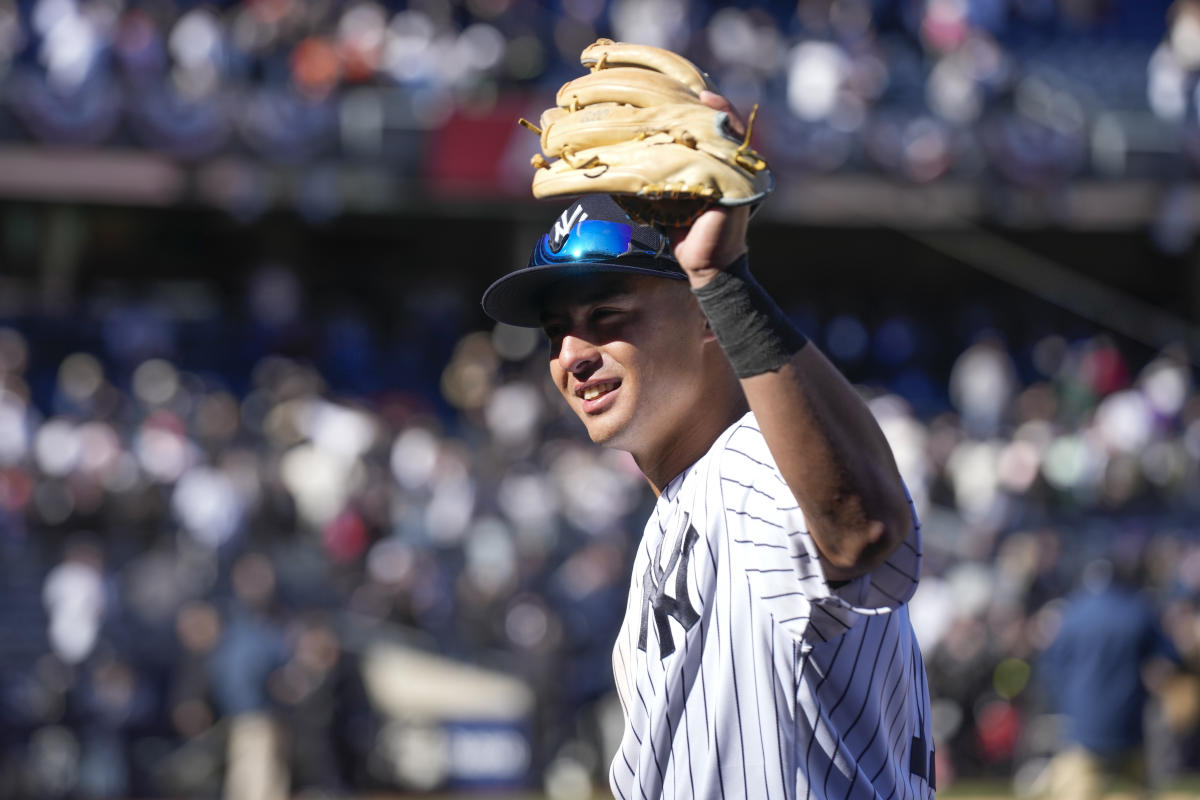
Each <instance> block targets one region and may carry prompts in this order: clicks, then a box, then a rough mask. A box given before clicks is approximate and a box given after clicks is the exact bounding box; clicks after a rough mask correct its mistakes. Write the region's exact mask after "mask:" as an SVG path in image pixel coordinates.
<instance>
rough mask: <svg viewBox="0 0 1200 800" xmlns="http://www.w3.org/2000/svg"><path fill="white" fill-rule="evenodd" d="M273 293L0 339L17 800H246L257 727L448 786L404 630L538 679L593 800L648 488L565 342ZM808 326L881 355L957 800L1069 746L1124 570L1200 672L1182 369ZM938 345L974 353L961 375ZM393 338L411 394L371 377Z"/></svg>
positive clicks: (1199, 397)
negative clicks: (1074, 709) (194, 351)
mask: <svg viewBox="0 0 1200 800" xmlns="http://www.w3.org/2000/svg"><path fill="white" fill-rule="evenodd" d="M264 276H265V277H263V278H262V280H263V281H266V283H268V284H269V285H270V286H272V287H273V289H271V291H270V292H268V294H269V295H270V297H272V298H273V302H271V303H264V304H261V305H260V306H257V309H258V310H257V311H256V312H254V313H251V314H249V315H247V316H245V317H242V316H238V315H234V314H231V313H229V312H228V310H225V311H217V312H214V315H213V316H212V318H211V327H210V328H208V329H206V330H207V333H204V332H196V331H193V332H192V333H191V334H188V333H187V330H188V328H187V325H188V324H189V323H187V322H186V321H184V320H178V319H173V318H164V317H159V318H155V319H147V318H145V317H144V315H139V313H138V312H137V309H136V308H135V307H123V306H121V305H119V304H117V305H108V306H93V307H90V308H87V309H86V310H82V311H81V313H80V314H79V315H76V316H73V317H63V316H61V315H59V316H56V317H55V318H53V319H50V318H48V317H46V316H45V315H41V314H35V313H31V312H26V313H23V314H15V315H13V316H11V317H10V318H8V319H7V320H5V321H4V324H3V325H2V326H0V797H22V798H26V797H47V798H53V797H65V796H85V797H126V796H163V795H171V796H217V795H220V794H222V793H224V795H225V796H241V795H238V793H237V791H235V790H234V789H233V788H231V783H230V782H231V781H232V782H234V783H237V784H238V785H244V784H245V783H246V782H251V783H252V782H253V780H254V777H253V776H250V777H247V776H245V775H243V774H242V773H241V772H239V769H240V768H239V766H238V762H237V760H236V759H233V758H230V757H229V756H228V755H227V753H230V754H232V753H237V752H249V751H247V750H246V745H245V744H244V742H245V741H248V740H247V739H246V737H247V736H248V737H250V739H251V740H255V741H259V742H261V741H263V738H262V737H261V736H256V734H255V731H259V732H261V728H262V726H263V725H270V726H276V728H275V729H276V730H284V731H286V732H287V733H288V735H285V736H282V737H268V738H267V739H266V741H269V742H272V743H273V744H272V745H271V746H272V747H273V748H274V751H275V753H276V756H277V759H278V764H279V769H278V772H279V774H281V775H284V776H286V777H285V778H284V780H285V783H286V785H287V786H290V788H291V790H292V791H293V792H294V793H298V794H302V793H308V794H309V795H311V796H330V795H334V796H336V795H337V794H338V793H341V792H349V791H351V790H358V791H361V790H364V789H371V788H380V787H387V788H392V789H395V788H416V789H427V788H431V786H432V785H435V784H436V780H437V778H436V777H435V778H434V779H432V781H433V782H432V783H431V779H429V778H428V776H425V775H423V774H422V773H421V771H420V769H419V761H420V758H419V756H418V757H415V761H416V762H417V763H418V768H417V769H416V770H415V771H414V769H413V767H412V763H413V762H414V756H413V755H412V753H404V752H397V748H396V746H395V742H396V736H395V735H394V727H393V726H394V723H395V720H393V719H390V718H389V713H387V712H385V711H384V709H382V708H381V706H380V704H379V703H378V702H376V698H374V697H373V696H372V693H371V692H370V691H368V688H367V686H366V682H365V681H364V676H363V669H362V657H363V653H364V651H365V649H366V648H367V647H368V646H369V644H370V643H371V642H373V641H378V640H381V639H387V640H391V641H396V642H402V643H404V645H405V646H409V647H415V648H418V649H420V650H421V651H423V652H427V653H433V654H437V655H439V656H442V657H445V658H448V659H453V660H454V661H458V662H470V663H473V664H476V665H480V666H483V667H486V668H487V669H490V670H495V671H496V672H498V673H502V674H505V675H509V676H516V677H517V678H519V679H520V681H522V682H523V683H525V684H527V685H528V686H530V687H531V688H532V689H534V694H535V696H536V698H537V700H536V705H535V708H534V710H533V711H532V712H531V719H530V720H529V731H530V740H529V750H530V752H529V759H528V761H529V770H528V775H527V776H526V779H527V780H528V781H529V782H531V783H534V784H539V783H541V782H542V781H543V780H544V781H545V783H546V785H547V787H550V788H552V789H553V791H552V794H553V796H555V797H572V796H579V794H578V791H579V790H580V787H586V786H587V785H588V782H589V780H590V779H591V778H595V777H598V776H599V775H601V774H602V771H603V768H604V761H605V759H606V758H607V753H608V752H611V747H612V742H611V730H612V727H611V726H612V723H613V720H614V717H613V715H614V713H619V712H618V711H616V708H615V704H614V703H613V698H612V683H611V671H610V670H611V667H610V663H611V662H610V648H611V644H612V641H613V637H614V635H615V631H616V629H617V627H618V624H619V621H620V615H621V614H622V613H623V610H624V606H625V592H626V587H627V582H628V579H629V578H628V569H629V563H630V561H631V552H632V549H633V547H634V546H635V543H636V540H637V537H638V536H639V535H640V531H641V526H642V523H643V521H644V519H645V516H646V514H647V512H648V509H649V506H650V504H651V503H652V501H653V498H652V496H651V495H650V492H649V490H648V488H647V487H646V485H645V484H644V481H643V480H642V479H641V478H640V476H639V475H638V473H637V470H636V468H635V467H634V465H633V464H632V462H631V461H630V460H629V459H628V457H627V456H625V455H624V454H620V453H615V452H611V451H605V450H600V449H597V448H594V447H593V446H591V445H590V443H587V442H586V441H584V439H583V437H582V436H581V433H582V431H581V430H580V428H579V427H578V425H577V422H576V421H575V420H574V419H573V418H572V417H571V416H570V414H569V412H568V411H567V410H566V408H565V404H562V403H561V402H560V401H559V399H558V397H557V396H556V394H555V390H554V388H553V387H552V386H550V385H549V383H548V381H547V379H546V377H545V374H544V371H545V366H544V362H543V360H542V357H543V348H544V344H543V342H542V340H541V337H540V334H538V333H537V332H531V331H527V330H523V329H516V328H511V327H506V326H498V327H496V328H494V329H490V330H469V329H466V328H460V329H457V330H456V329H454V326H453V324H451V323H447V322H446V319H447V318H446V317H445V315H440V312H439V305H438V303H437V302H436V301H435V298H433V297H423V298H418V299H416V300H414V303H415V307H422V306H423V307H424V308H425V309H426V313H428V314H429V318H428V320H424V318H422V317H420V315H419V313H417V312H414V315H415V316H416V317H417V321H416V323H414V324H416V325H417V327H420V328H423V329H424V330H425V331H426V335H425V336H417V335H415V334H414V335H412V336H411V337H406V338H404V340H403V341H395V342H388V341H383V340H381V339H380V338H379V337H377V336H371V335H367V334H364V333H362V331H361V330H360V331H359V333H358V334H353V333H352V332H353V331H354V330H358V329H356V328H354V326H353V325H352V324H351V323H350V322H349V321H348V320H347V319H345V318H341V317H336V316H335V317H329V318H326V317H321V316H318V317H312V316H311V315H306V314H305V313H302V311H301V309H302V308H304V307H305V303H304V302H301V300H299V299H297V295H298V293H300V292H301V290H300V289H299V287H298V285H297V284H295V283H294V279H289V278H288V272H287V271H286V270H285V269H283V268H281V267H272V268H270V269H268V270H266V271H265V272H264ZM256 285H257V284H256ZM253 294H254V292H253V291H252V292H251V295H253ZM289 297H291V298H292V301H291V302H290V303H289V301H288V300H287V298H289ZM254 302H255V301H254V299H253V297H251V298H250V305H251V307H252V308H254V307H255V306H254ZM288 308H291V312H290V313H289V312H288V311H287V309H288ZM949 313H951V312H947V314H949ZM1018 316H1019V315H1018ZM438 318H440V319H441V320H442V322H441V326H442V327H441V328H438V327H437V323H436V322H435V319H438ZM422 320H424V321H422ZM426 323H427V324H426ZM804 324H805V327H806V329H807V330H808V331H809V332H810V334H811V335H812V337H813V338H814V340H816V341H818V342H819V343H820V344H821V346H822V347H823V348H824V349H825V350H826V351H827V352H828V353H830V355H831V357H832V358H834V359H835V361H837V362H838V364H839V365H841V366H842V367H843V368H845V369H847V370H849V371H850V372H851V373H852V374H853V373H854V372H855V371H856V370H857V371H858V372H862V371H863V369H864V365H867V369H866V370H865V371H866V372H867V373H869V374H870V375H871V376H872V378H871V380H869V381H867V382H866V383H865V385H864V386H863V391H864V393H865V395H866V396H867V397H868V398H869V401H870V404H871V407H872V409H873V411H874V413H875V414H876V416H877V418H878V419H879V420H880V422H881V424H882V426H883V428H884V430H885V433H886V434H887V436H888V437H889V439H890V441H891V442H892V445H893V447H894V449H895V452H896V457H897V460H898V463H899V466H900V469H901V472H902V474H903V475H904V477H905V479H906V481H907V482H908V484H909V487H910V490H911V491H912V494H913V496H914V499H915V501H916V502H917V504H918V508H919V510H920V513H921V515H922V518H923V521H924V536H925V539H924V541H925V573H924V577H923V579H922V584H921V587H920V589H919V591H918V594H917V596H916V598H915V599H914V601H913V615H914V621H915V624H916V627H917V631H918V635H919V637H920V640H921V643H922V647H923V648H924V650H925V652H926V657H927V661H928V665H929V671H930V679H931V680H930V684H931V691H932V693H933V697H934V704H935V717H936V718H935V721H934V727H935V731H936V733H937V738H938V743H937V754H938V758H939V760H940V762H939V766H938V775H939V780H940V781H941V785H942V786H947V785H950V784H951V783H952V782H953V781H954V780H955V779H956V778H957V777H963V776H980V775H993V776H1008V775H1010V774H1013V773H1014V772H1016V773H1018V774H1027V773H1030V772H1032V771H1033V770H1034V769H1035V767H1036V766H1037V765H1038V764H1039V763H1041V760H1040V759H1042V758H1043V757H1044V756H1045V755H1047V754H1048V753H1049V752H1050V751H1051V750H1052V749H1053V746H1054V726H1053V722H1054V717H1053V716H1052V715H1050V714H1049V713H1048V712H1049V707H1048V705H1047V703H1046V698H1045V696H1044V693H1042V692H1040V691H1039V690H1038V681H1037V672H1038V666H1037V664H1038V657H1039V654H1040V652H1041V651H1042V650H1043V649H1044V648H1045V647H1046V645H1047V644H1048V642H1049V640H1050V639H1051V638H1052V636H1053V631H1054V628H1055V624H1056V621H1057V620H1058V619H1059V617H1060V615H1061V610H1062V604H1063V602H1064V598H1065V597H1067V596H1068V595H1069V594H1070V593H1071V592H1072V591H1073V590H1074V589H1075V588H1076V586H1077V585H1078V582H1079V579H1080V576H1081V575H1082V574H1083V571H1084V566H1085V565H1086V564H1087V563H1089V562H1090V561H1092V560H1094V559H1096V558H1108V559H1110V560H1116V561H1118V562H1124V561H1130V560H1140V561H1141V562H1143V563H1144V572H1143V574H1144V575H1145V580H1144V584H1143V591H1144V592H1145V593H1146V594H1147V595H1148V596H1149V597H1151V598H1152V599H1153V601H1154V602H1155V603H1156V607H1157V608H1158V609H1159V610H1160V611H1161V613H1162V614H1163V619H1164V625H1165V629H1166V631H1167V633H1168V635H1169V636H1170V638H1171V639H1172V641H1173V642H1174V644H1175V646H1176V648H1177V650H1178V651H1179V653H1180V654H1181V656H1182V658H1183V661H1184V664H1185V665H1186V666H1188V667H1190V668H1193V669H1194V668H1197V667H1200V540H1198V539H1197V532H1196V530H1195V520H1196V519H1197V505H1198V504H1200V499H1198V498H1200V491H1198V490H1200V470H1198V469H1197V466H1196V465H1197V463H1200V389H1198V388H1197V386H1196V384H1195V369H1194V366H1193V365H1192V364H1191V363H1190V362H1189V361H1188V360H1187V359H1186V357H1185V355H1184V354H1183V353H1182V352H1173V351H1171V350H1167V351H1163V352H1161V353H1157V354H1154V353H1146V352H1145V351H1144V350H1142V349H1138V348H1134V347H1130V346H1128V345H1127V344H1125V343H1122V342H1118V341H1116V340H1114V339H1112V338H1109V337H1107V336H1105V335H1103V334H1100V333H1096V332H1094V331H1093V332H1090V333H1087V334H1084V335H1078V336H1072V337H1071V338H1067V337H1066V336H1064V335H1060V334H1055V333H1036V334H1035V333H1033V332H1031V330H1030V329H1029V326H1027V325H1021V324H1017V325H1013V326H1006V325H1004V324H999V325H992V324H985V323H978V324H975V325H973V326H968V327H963V326H961V325H956V324H955V323H954V320H952V319H949V318H936V317H928V318H922V319H920V320H919V321H916V320H912V319H909V320H905V319H877V318H872V317H870V316H869V315H863V316H862V317H857V316H853V315H848V314H845V313H840V314H830V315H826V316H820V315H815V314H809V315H808V316H807V317H806V318H805V320H804ZM297 326H307V329H306V333H305V334H304V335H303V336H299V335H298V334H297V330H296V329H297ZM96 330H100V331H102V332H103V333H104V335H102V336H95V335H94V332H95V331H96ZM954 330H959V331H961V336H960V337H958V338H956V337H955V336H954V335H947V333H946V332H947V331H954ZM218 331H223V332H224V333H223V336H221V337H220V338H217V336H218V334H217V332H218ZM348 331H351V332H348ZM443 336H444V337H445V341H444V348H442V349H440V348H439V346H438V342H437V341H435V340H438V339H441V338H442V337H443ZM189 337H191V338H197V337H200V338H204V337H208V340H207V344H206V346H205V347H202V348H201V349H205V350H206V352H209V353H210V358H213V359H218V361H217V362H215V363H218V364H220V365H221V366H222V368H221V369H214V368H212V362H209V363H200V361H199V360H198V359H193V358H191V357H190V356H189V355H188V352H189V351H187V350H186V349H184V348H183V347H182V343H184V342H186V341H187V340H188V339H189ZM298 338H299V339H300V340H302V341H303V342H304V343H305V345H304V346H303V347H298V346H296V345H295V341H296V340H297V339H298ZM931 340H936V341H937V342H938V343H939V344H940V346H941V347H943V348H946V349H949V350H950V351H952V352H953V353H954V357H953V359H952V360H951V361H950V369H949V370H948V371H946V372H945V373H944V374H943V373H941V372H939V371H937V370H936V369H933V368H931V367H930V366H929V365H930V364H935V363H937V360H936V359H935V358H932V355H933V354H932V353H931V352H930V351H929V350H928V349H922V347H921V346H920V345H919V344H918V343H919V342H922V341H924V342H929V341H931ZM443 349H444V352H443ZM384 350H386V351H388V352H389V353H390V355H389V356H388V357H389V358H391V359H392V360H393V361H394V362H396V363H399V364H401V365H402V369H401V370H400V372H402V373H404V374H407V375H408V376H409V381H408V382H407V384H404V385H401V384H400V383H397V384H396V385H391V386H389V385H383V386H376V387H374V388H369V387H370V385H369V384H368V383H366V382H365V380H364V379H363V377H362V374H361V373H369V372H372V371H373V370H374V369H375V367H374V366H373V365H377V364H379V363H382V362H383V360H384V354H383V353H382V352H381V351H384ZM280 352H287V353H288V354H287V355H280ZM398 353H399V354H398ZM221 359H223V360H221ZM238 364H245V365H247V367H246V369H245V371H244V372H239V371H238V368H237V367H236V365H238ZM914 369H916V370H918V371H919V372H921V374H922V375H923V377H922V379H920V380H915V379H914V378H913V374H914ZM384 383H385V384H386V383H387V381H386V380H385V381H384ZM364 387H367V388H364ZM395 677H396V679H399V680H403V679H404V676H395ZM1173 686H1175V689H1176V690H1177V693H1176V695H1175V696H1174V697H1173V699H1172V701H1171V703H1170V705H1169V708H1170V710H1171V713H1170V714H1166V713H1165V712H1163V715H1162V717H1163V724H1162V725H1160V726H1159V727H1158V728H1155V729H1154V730H1160V731H1165V732H1166V733H1164V737H1165V738H1162V739H1160V740H1157V741H1158V742H1159V743H1160V744H1161V743H1162V742H1164V741H1167V742H1174V743H1176V745H1177V746H1176V748H1175V749H1173V750H1172V749H1170V748H1166V749H1163V748H1159V749H1156V752H1158V753H1172V752H1173V753H1175V754H1176V757H1175V758H1174V760H1173V761H1172V760H1169V759H1168V760H1167V761H1168V763H1165V764H1164V765H1163V766H1162V770H1163V774H1164V775H1167V774H1173V771H1177V770H1179V769H1185V768H1195V767H1200V764H1197V763H1195V753H1196V752H1197V751H1196V749H1195V747H1194V743H1195V739H1194V736H1195V724H1196V715H1197V708H1200V695H1198V694H1197V693H1196V690H1195V684H1194V683H1191V682H1189V680H1188V678H1187V676H1186V673H1183V674H1181V677H1180V683H1178V685H1174V684H1173ZM1189 704H1190V705H1189ZM1163 707H1164V708H1166V707H1167V706H1165V705H1164V706H1163ZM1188 737H1193V738H1191V739H1188ZM1189 741H1190V742H1191V743H1192V745H1193V746H1192V747H1190V748H1185V747H1184V743H1186V742H1189ZM243 766H244V764H243ZM1023 769H1024V770H1025V772H1024V773H1022V770H1023ZM443 777H444V776H443ZM572 792H575V793H574V794H573V793H572Z"/></svg>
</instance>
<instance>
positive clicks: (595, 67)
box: [521, 39, 775, 225]
mask: <svg viewBox="0 0 1200 800" xmlns="http://www.w3.org/2000/svg"><path fill="white" fill-rule="evenodd" d="M579 60H580V63H582V64H583V66H585V67H587V68H588V69H589V70H590V72H589V73H588V74H587V75H584V76H583V77H581V78H576V79H575V80H573V81H570V82H569V83H566V84H564V85H563V87H562V88H561V89H559V90H558V96H557V98H556V102H557V105H556V106H555V107H554V108H550V109H547V110H546V111H545V112H544V113H543V114H542V117H541V121H540V126H536V125H533V124H532V123H529V122H526V121H525V120H521V123H522V124H523V125H525V126H526V127H528V128H529V129H531V130H533V131H536V132H537V133H539V134H541V137H542V153H541V154H538V155H535V156H534V157H533V162H532V163H533V166H534V167H535V168H536V171H535V173H534V176H533V194H534V197H538V198H548V197H573V196H578V195H582V194H593V193H608V194H611V195H612V196H613V199H615V200H616V201H617V202H618V203H619V204H620V205H621V206H622V207H623V208H624V209H625V210H626V212H627V213H629V215H630V216H631V217H633V218H634V219H635V220H636V221H638V222H641V223H643V224H659V225H687V224H690V223H691V222H692V221H693V220H694V219H695V218H696V217H697V216H699V215H700V213H701V212H703V211H704V210H705V209H706V208H708V207H709V206H710V205H712V204H714V203H719V204H722V205H730V206H733V205H743V204H747V203H757V202H759V201H760V200H762V199H763V198H764V197H766V196H767V194H768V193H769V192H770V191H771V190H772V189H773V188H774V185H775V181H774V178H772V176H771V173H770V170H768V169H767V162H766V161H764V160H763V158H762V156H760V155H759V154H758V153H756V152H755V151H754V150H752V149H751V148H750V134H751V132H752V129H753V125H754V114H753V113H752V114H751V115H750V121H749V124H748V126H747V131H746V134H745V136H738V135H737V134H736V133H734V132H733V130H732V129H731V127H730V119H729V115H728V114H726V113H725V112H723V111H717V110H715V109H712V108H709V107H708V106H707V105H705V104H704V103H702V102H701V101H700V91H701V90H703V89H709V90H713V87H712V86H711V85H710V84H709V81H708V77H707V76H706V75H705V74H704V73H703V72H701V71H700V70H699V69H697V68H696V66H695V65H694V64H692V63H691V62H690V61H688V60H687V59H686V58H683V57H682V56H679V55H677V54H675V53H672V52H670V51H669V50H663V49H660V48H657V47H650V46H648V45H638V44H629V43H626V42H614V41H611V40H609V39H599V40H597V41H596V42H594V43H593V44H591V45H589V46H588V47H587V48H585V49H584V51H583V53H582V54H581V56H580V59H579ZM756 110H757V109H756ZM549 159H554V160H549Z"/></svg>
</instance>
